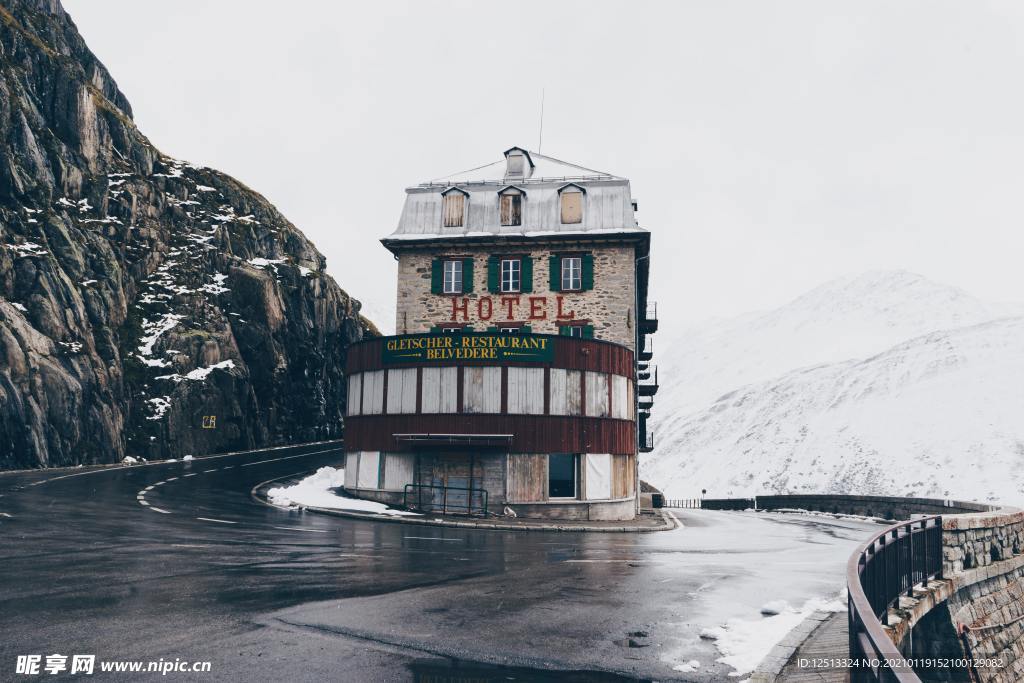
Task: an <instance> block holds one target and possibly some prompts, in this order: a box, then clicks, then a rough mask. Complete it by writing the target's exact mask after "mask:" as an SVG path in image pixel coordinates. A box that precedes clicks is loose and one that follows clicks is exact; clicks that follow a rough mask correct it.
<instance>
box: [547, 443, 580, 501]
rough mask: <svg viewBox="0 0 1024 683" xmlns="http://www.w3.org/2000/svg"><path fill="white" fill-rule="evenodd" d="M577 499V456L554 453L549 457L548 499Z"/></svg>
mask: <svg viewBox="0 0 1024 683" xmlns="http://www.w3.org/2000/svg"><path fill="white" fill-rule="evenodd" d="M575 497H576V455H575V454H573V453H552V454H551V455H549V456H548V498H575Z"/></svg>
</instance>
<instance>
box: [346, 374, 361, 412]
mask: <svg viewBox="0 0 1024 683" xmlns="http://www.w3.org/2000/svg"><path fill="white" fill-rule="evenodd" d="M362 394H363V376H362V375H361V374H360V373H358V372H355V373H352V374H351V375H349V376H348V394H347V396H346V398H345V401H346V405H345V409H346V411H347V413H348V414H349V415H358V414H359V404H360V403H361V402H362V400H363V395H362Z"/></svg>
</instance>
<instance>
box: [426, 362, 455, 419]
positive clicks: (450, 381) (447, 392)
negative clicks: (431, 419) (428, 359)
mask: <svg viewBox="0 0 1024 683" xmlns="http://www.w3.org/2000/svg"><path fill="white" fill-rule="evenodd" d="M422 381H423V390H422V391H423V401H422V408H421V410H422V411H423V412H424V413H455V412H458V400H459V387H458V381H459V369H458V368H456V367H451V366H450V367H444V368H423V380H422Z"/></svg>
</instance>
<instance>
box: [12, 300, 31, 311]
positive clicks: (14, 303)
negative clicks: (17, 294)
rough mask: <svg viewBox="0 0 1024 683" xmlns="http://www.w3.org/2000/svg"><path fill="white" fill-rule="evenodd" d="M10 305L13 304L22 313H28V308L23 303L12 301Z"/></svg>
mask: <svg viewBox="0 0 1024 683" xmlns="http://www.w3.org/2000/svg"><path fill="white" fill-rule="evenodd" d="M11 305H12V306H14V307H15V308H17V309H18V310H19V311H21V312H22V313H28V309H27V308H25V305H24V304H19V303H18V302H17V301H12V302H11Z"/></svg>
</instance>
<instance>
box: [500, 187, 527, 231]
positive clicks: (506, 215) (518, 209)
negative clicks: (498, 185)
mask: <svg viewBox="0 0 1024 683" xmlns="http://www.w3.org/2000/svg"><path fill="white" fill-rule="evenodd" d="M501 224H502V225H522V224H523V195H521V194H518V193H516V194H503V195H501Z"/></svg>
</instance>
